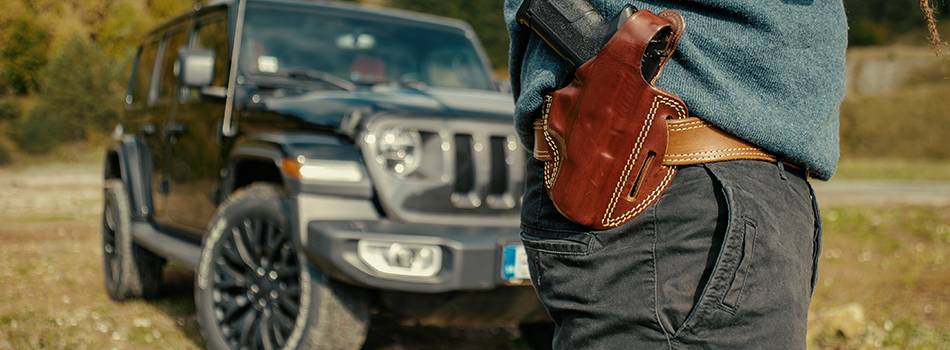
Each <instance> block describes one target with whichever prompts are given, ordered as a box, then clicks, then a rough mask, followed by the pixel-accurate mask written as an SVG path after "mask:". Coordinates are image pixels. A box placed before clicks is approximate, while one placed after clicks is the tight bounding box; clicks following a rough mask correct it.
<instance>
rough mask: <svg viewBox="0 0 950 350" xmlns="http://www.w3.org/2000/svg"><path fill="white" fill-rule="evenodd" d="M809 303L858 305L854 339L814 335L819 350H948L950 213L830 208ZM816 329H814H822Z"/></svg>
mask: <svg viewBox="0 0 950 350" xmlns="http://www.w3.org/2000/svg"><path fill="white" fill-rule="evenodd" d="M823 216H824V225H825V226H824V230H825V231H824V250H823V253H822V259H821V262H820V279H819V284H818V288H817V290H816V291H815V296H814V301H813V303H812V314H813V317H814V318H817V319H819V320H820V319H821V318H822V314H823V312H824V311H825V310H830V309H835V308H840V307H843V306H847V305H857V307H859V308H860V309H861V310H863V312H864V315H865V318H866V319H865V320H864V321H863V322H864V323H863V324H861V325H860V329H861V330H862V331H861V333H860V334H859V335H857V336H851V337H844V336H842V334H841V333H840V332H836V331H834V330H833V329H832V330H827V329H811V331H812V333H813V334H811V336H812V337H813V339H812V343H811V344H812V347H813V348H818V349H950V264H948V262H950V261H948V259H950V207H927V206H890V207H862V206H849V207H831V208H825V209H824V210H823ZM817 323H818V322H816V324H817Z"/></svg>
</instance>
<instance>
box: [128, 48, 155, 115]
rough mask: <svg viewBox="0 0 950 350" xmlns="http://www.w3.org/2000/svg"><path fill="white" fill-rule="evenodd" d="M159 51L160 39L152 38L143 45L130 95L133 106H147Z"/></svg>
mask: <svg viewBox="0 0 950 350" xmlns="http://www.w3.org/2000/svg"><path fill="white" fill-rule="evenodd" d="M156 51H158V41H157V40H152V41H149V42H148V43H146V44H145V45H143V46H142V49H141V50H140V51H139V55H138V61H137V62H136V64H135V73H134V76H133V79H134V80H133V82H132V84H131V86H130V88H131V90H132V91H130V93H129V95H130V96H132V101H131V102H132V106H133V107H142V106H145V101H146V98H147V97H148V91H149V88H150V87H151V85H150V84H151V82H152V73H154V72H155V54H156Z"/></svg>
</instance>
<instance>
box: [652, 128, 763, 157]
mask: <svg viewBox="0 0 950 350" xmlns="http://www.w3.org/2000/svg"><path fill="white" fill-rule="evenodd" d="M666 125H667V130H668V131H669V136H670V138H669V141H668V142H667V145H666V155H665V156H664V157H663V164H664V165H692V164H702V163H713V162H722V161H727V160H739V159H753V160H764V161H769V162H775V161H776V158H775V156H773V155H771V154H768V153H767V152H765V151H764V150H762V149H761V148H758V147H756V146H755V145H752V144H750V143H748V142H746V141H743V140H742V139H740V138H738V137H735V136H732V135H730V134H728V133H726V132H725V131H722V130H720V129H719V128H717V127H715V126H712V125H710V124H709V123H707V122H705V121H703V120H702V119H699V118H696V117H689V118H684V119H669V120H667V122H666Z"/></svg>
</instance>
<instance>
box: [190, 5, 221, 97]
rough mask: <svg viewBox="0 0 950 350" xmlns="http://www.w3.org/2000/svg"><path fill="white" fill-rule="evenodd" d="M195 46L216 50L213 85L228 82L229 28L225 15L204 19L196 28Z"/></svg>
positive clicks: (219, 85)
mask: <svg viewBox="0 0 950 350" xmlns="http://www.w3.org/2000/svg"><path fill="white" fill-rule="evenodd" d="M194 40H195V42H194V47H198V48H203V49H210V50H211V51H214V80H213V81H212V83H211V86H218V87H225V86H227V82H228V28H227V25H226V22H225V21H224V17H215V18H209V19H203V20H201V22H199V23H198V27H197V28H196V29H195V37H194Z"/></svg>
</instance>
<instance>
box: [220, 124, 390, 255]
mask: <svg viewBox="0 0 950 350" xmlns="http://www.w3.org/2000/svg"><path fill="white" fill-rule="evenodd" d="M299 157H303V159H321V160H345V161H353V162H357V163H359V164H363V157H362V154H361V153H360V151H359V148H358V147H357V146H356V145H355V144H353V143H352V142H351V141H349V140H348V139H347V138H346V137H343V136H341V135H338V134H333V133H327V134H293V133H263V134H259V135H255V137H254V138H253V139H250V138H245V139H240V140H238V142H237V143H236V144H235V146H234V148H233V151H232V152H231V155H230V156H229V158H228V172H227V177H226V179H225V184H224V187H223V188H225V189H227V190H228V191H231V190H233V189H234V187H235V185H236V179H238V178H239V176H240V175H239V174H237V165H238V164H239V163H240V162H241V161H244V160H253V161H258V162H266V163H268V164H273V165H274V167H275V168H276V169H278V171H279V172H280V179H281V181H282V184H281V186H282V188H283V189H284V191H285V193H286V194H287V199H288V200H287V205H288V208H287V209H288V213H289V214H290V215H289V218H290V222H291V224H290V230H291V233H292V234H291V237H293V239H292V241H293V243H294V245H295V246H296V248H297V249H298V251H301V252H307V237H306V235H305V233H307V227H306V225H307V224H308V223H309V222H310V221H311V220H314V219H318V218H321V217H322V216H323V215H329V216H330V217H335V218H338V217H347V216H353V217H354V218H361V219H370V218H375V219H378V218H379V217H378V215H379V214H378V211H377V209H376V205H375V204H374V202H373V185H372V182H371V181H370V179H369V174H368V173H366V177H365V178H364V179H363V181H361V182H358V183H320V182H309V181H306V180H301V179H297V178H292V177H288V176H287V174H284V172H283V171H281V170H280V169H281V168H282V162H283V161H284V160H285V159H292V160H295V161H296V160H297V159H299ZM229 193H230V192H229ZM317 203H319V204H317ZM315 205H317V206H315ZM315 263H317V264H318V265H322V264H320V263H321V262H319V261H315ZM322 267H324V268H328V267H329V266H328V265H323V266H322Z"/></svg>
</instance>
